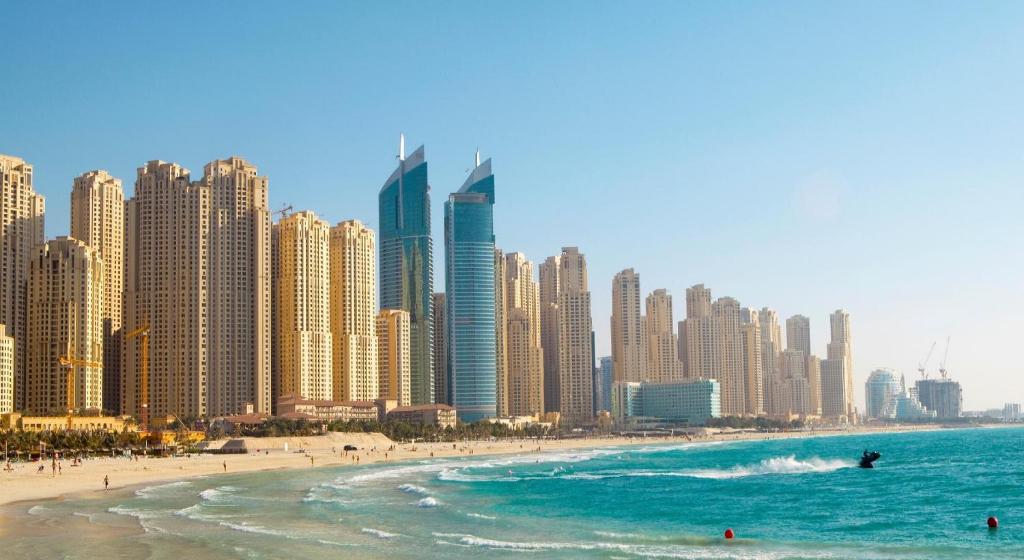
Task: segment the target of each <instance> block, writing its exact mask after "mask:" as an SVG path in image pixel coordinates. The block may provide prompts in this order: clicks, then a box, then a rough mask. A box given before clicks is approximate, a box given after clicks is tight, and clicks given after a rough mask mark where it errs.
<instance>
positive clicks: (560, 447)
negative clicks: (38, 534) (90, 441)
mask: <svg viewBox="0 0 1024 560" xmlns="http://www.w3.org/2000/svg"><path fill="white" fill-rule="evenodd" d="M935 429H941V426H938V425H913V426H887V427H856V428H851V429H848V430H836V431H800V432H782V433H772V434H764V433H747V432H738V433H728V432H724V433H718V434H713V435H710V436H706V437H700V438H693V439H692V440H691V439H688V438H687V437H686V436H676V437H646V438H640V437H634V438H624V437H594V438H585V439H561V440H544V441H536V440H515V441H504V440H502V441H470V442H460V443H455V444H453V443H416V444H410V443H397V444H396V443H394V442H392V441H391V440H390V439H388V438H387V437H385V436H383V435H381V434H363V433H330V434H327V435H323V436H313V437H282V438H243V439H245V440H246V448H247V449H248V453H246V454H234V455H213V454H202V455H191V456H190V457H165V458H142V457H140V458H138V459H137V460H129V459H126V458H121V457H118V458H111V457H103V458H94V459H86V460H84V461H83V462H82V464H81V465H79V466H71V461H69V460H64V461H62V462H61V464H60V472H59V474H54V473H53V472H52V468H51V466H52V465H51V463H50V462H49V461H47V462H43V463H39V462H35V463H14V472H0V506H4V505H10V504H15V503H17V502H36V501H41V500H47V499H55V498H64V497H75V498H88V497H97V496H101V495H103V493H104V492H109V491H115V490H118V489H122V488H129V487H134V486H140V485H145V484H152V483H158V482H171V481H175V480H182V479H187V478H192V477H197V476H216V475H220V474H225V473H232V474H237V473H243V472H253V471H264V470H276V469H309V468H322V467H343V466H347V465H356V464H359V465H367V464H375V463H385V462H386V463H395V462H400V461H409V460H416V459H425V458H430V457H460V456H469V455H507V454H529V453H538V452H539V453H545V452H551V451H566V450H573V449H589V448H594V447H606V446H609V447H610V446H627V445H652V444H671V443H681V442H686V441H736V440H761V439H783V438H801V437H819V436H835V435H848V434H863V433H871V432H900V431H915V430H935ZM286 444H287V445H286ZM347 444H348V445H355V446H357V447H358V448H359V451H357V452H344V451H343V448H344V446H345V445H347ZM286 449H287V450H286ZM300 450H301V451H300ZM40 466H43V467H44V469H43V470H42V471H41V472H40V471H39V470H38V469H39V467H40ZM104 477H109V481H110V485H109V490H105V489H104Z"/></svg>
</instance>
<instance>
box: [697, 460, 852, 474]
mask: <svg viewBox="0 0 1024 560" xmlns="http://www.w3.org/2000/svg"><path fill="white" fill-rule="evenodd" d="M852 466H854V464H853V463H851V462H849V461H843V460H839V459H821V458H818V457H812V458H810V459H807V460H806V461H803V460H800V459H797V458H796V456H795V455H788V456H785V457H772V458H770V459H764V460H763V461H761V462H760V463H757V464H754V465H744V466H735V467H733V468H731V469H701V470H693V471H684V472H683V473H681V474H682V475H684V476H691V477H694V478H713V479H724V478H743V477H746V476H761V475H767V474H804V473H827V472H833V471H837V470H839V469H845V468H849V467H852Z"/></svg>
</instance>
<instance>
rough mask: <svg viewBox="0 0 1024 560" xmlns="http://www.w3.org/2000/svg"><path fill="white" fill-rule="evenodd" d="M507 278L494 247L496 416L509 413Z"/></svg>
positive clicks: (499, 252)
mask: <svg viewBox="0 0 1024 560" xmlns="http://www.w3.org/2000/svg"><path fill="white" fill-rule="evenodd" d="M507 283H508V279H507V278H506V274H505V254H504V253H503V252H502V250H501V249H498V248H497V247H495V249H494V350H495V352H494V367H495V387H496V393H495V403H496V405H497V409H498V416H508V415H509V386H508V385H509V379H508V360H509V356H508V327H509V325H508V313H509V309H508V286H507Z"/></svg>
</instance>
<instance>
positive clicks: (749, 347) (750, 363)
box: [740, 307, 765, 416]
mask: <svg viewBox="0 0 1024 560" xmlns="http://www.w3.org/2000/svg"><path fill="white" fill-rule="evenodd" d="M740 336H741V339H742V342H743V383H744V386H745V388H746V395H745V396H746V408H745V412H746V414H750V415H754V416H757V415H761V414H764V413H765V408H764V386H765V383H764V362H762V358H763V355H764V352H763V346H764V345H763V343H762V341H761V317H760V313H758V311H757V310H756V309H750V308H749V307H744V308H743V309H742V310H740Z"/></svg>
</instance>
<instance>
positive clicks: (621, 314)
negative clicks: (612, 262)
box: [611, 268, 648, 382]
mask: <svg viewBox="0 0 1024 560" xmlns="http://www.w3.org/2000/svg"><path fill="white" fill-rule="evenodd" d="M611 333H612V360H613V361H614V362H615V366H614V370H615V374H616V376H617V377H616V379H615V380H616V381H627V382H633V381H643V380H645V379H647V378H648V373H647V336H646V334H645V333H644V329H643V317H642V316H641V310H640V275H639V274H637V273H636V272H635V271H634V270H633V269H632V268H627V269H625V270H623V271H622V272H619V273H618V274H616V275H615V278H614V279H613V280H612V319H611Z"/></svg>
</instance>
